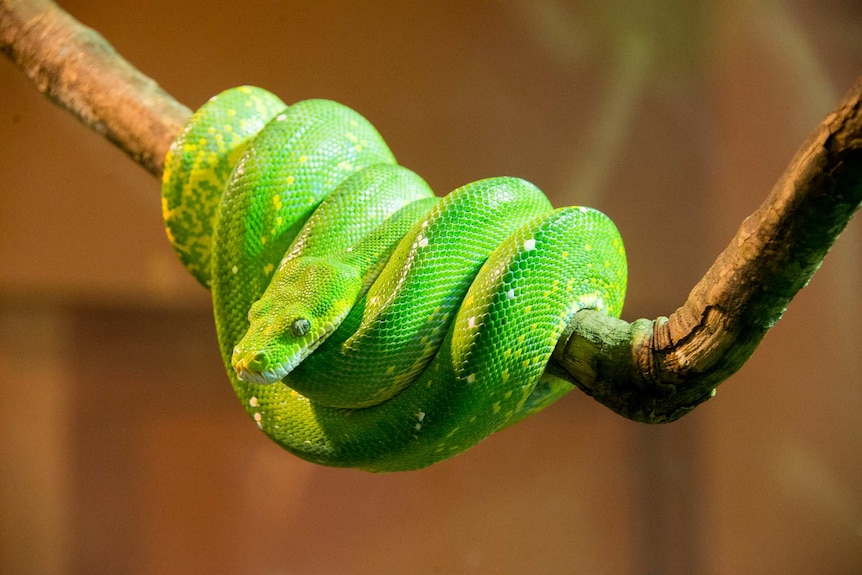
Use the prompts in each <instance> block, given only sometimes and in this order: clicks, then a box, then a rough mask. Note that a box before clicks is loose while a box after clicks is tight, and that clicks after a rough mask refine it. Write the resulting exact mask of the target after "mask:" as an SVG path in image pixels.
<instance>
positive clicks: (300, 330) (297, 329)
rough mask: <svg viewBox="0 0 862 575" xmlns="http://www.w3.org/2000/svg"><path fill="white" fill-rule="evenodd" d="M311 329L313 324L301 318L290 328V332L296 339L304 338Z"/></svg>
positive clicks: (294, 321)
mask: <svg viewBox="0 0 862 575" xmlns="http://www.w3.org/2000/svg"><path fill="white" fill-rule="evenodd" d="M309 329H311V324H310V323H309V322H308V320H307V319H305V318H304V317H299V318H296V319H295V320H293V325H291V326H290V331H291V332H292V333H293V335H294V336H295V337H302V336H304V335H305V334H307V333H308V330H309Z"/></svg>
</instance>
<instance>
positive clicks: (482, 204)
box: [162, 86, 627, 471]
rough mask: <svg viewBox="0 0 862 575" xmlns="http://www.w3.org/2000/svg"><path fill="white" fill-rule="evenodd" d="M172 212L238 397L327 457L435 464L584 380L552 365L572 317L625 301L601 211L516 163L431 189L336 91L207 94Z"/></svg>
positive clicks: (178, 145)
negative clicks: (552, 188) (571, 200)
mask: <svg viewBox="0 0 862 575" xmlns="http://www.w3.org/2000/svg"><path fill="white" fill-rule="evenodd" d="M162 211H163V215H164V219H165V224H166V230H167V234H168V238H169V240H170V241H171V243H172V245H173V246H174V249H175V251H176V253H177V255H178V256H179V258H180V260H181V261H182V263H183V265H184V266H185V267H186V268H187V269H188V271H189V272H190V273H191V274H192V275H193V276H194V277H195V278H197V280H198V281H199V282H200V283H202V284H203V285H204V286H205V287H207V288H208V289H211V291H212V298H213V309H214V314H215V322H216V331H217V334H218V340H219V345H220V348H221V354H222V357H223V359H224V363H225V367H226V369H227V373H228V377H229V378H230V381H231V384H232V386H233V388H234V391H235V392H236V395H237V396H238V398H239V400H240V401H241V403H242V405H243V406H244V407H245V409H246V411H247V412H248V413H249V415H250V416H251V418H252V419H253V420H254V421H255V422H256V424H257V425H258V426H259V427H260V428H261V429H262V430H263V431H264V432H265V433H266V434H267V435H268V436H269V437H270V438H272V439H273V440H274V441H276V442H277V443H278V444H279V445H281V446H283V447H284V448H285V449H287V450H288V451H289V452H291V453H294V454H296V455H297V456H299V457H302V458H304V459H306V460H309V461H312V462H315V463H319V464H323V465H330V466H338V467H356V468H361V469H366V470H370V471H396V470H408V469H417V468H421V467H425V466H427V465H430V464H432V463H435V462H437V461H442V460H444V459H447V458H449V457H451V456H453V455H455V454H458V453H460V452H463V451H464V450H466V449H468V448H469V447H471V446H473V445H475V444H476V443H478V442H479V441H481V440H482V439H484V438H485V437H487V436H488V435H490V434H491V433H493V432H494V431H497V430H499V429H502V428H504V427H506V426H508V425H511V424H512V423H514V422H516V421H519V420H521V419H523V418H524V417H526V416H528V415H530V414H532V413H534V412H536V411H538V410H540V409H542V408H543V407H545V406H547V405H549V404H550V403H551V402H553V401H554V400H556V399H557V398H559V397H561V396H562V395H563V394H565V393H566V392H567V391H569V390H570V389H571V388H572V385H571V384H570V383H568V382H565V381H563V380H561V379H558V378H556V377H554V376H552V375H549V374H546V373H545V366H546V364H547V362H548V360H549V359H550V357H551V353H552V351H553V349H554V347H555V345H556V343H557V340H558V339H559V338H560V336H561V334H562V333H563V331H564V329H565V327H566V325H567V324H568V322H569V321H570V319H571V317H572V315H573V314H574V313H575V312H576V311H577V310H579V309H582V308H593V309H597V310H600V311H602V312H604V313H607V314H609V315H612V316H615V317H618V316H619V314H620V311H621V308H622V305H623V298H624V295H625V286H626V273H627V272H626V260H625V253H624V249H623V244H622V240H621V239H620V236H619V234H618V232H617V229H616V227H615V226H614V224H613V223H612V222H611V221H610V219H608V218H607V217H606V216H605V215H604V214H602V213H601V212H598V211H596V210H593V209H590V208H583V207H569V208H560V209H556V210H555V209H552V207H551V205H550V203H549V202H548V200H547V199H546V197H545V196H544V194H543V193H542V192H541V191H540V190H539V189H538V188H536V187H535V186H533V185H532V184H530V183H529V182H526V181H524V180H521V179H518V178H512V177H499V178H490V179H485V180H480V181H477V182H473V183H470V184H467V185H465V186H463V187H461V188H458V189H456V190H454V191H452V192H451V193H449V194H448V195H446V196H445V197H443V198H437V197H435V196H434V194H433V192H432V191H431V189H430V188H429V187H428V185H427V184H426V183H425V182H424V181H423V180H422V179H421V178H420V177H419V176H417V175H416V174H415V173H413V172H412V171H410V170H408V169H407V168H404V167H401V166H399V165H398V164H397V163H396V162H395V159H394V157H393V155H392V152H391V151H390V150H389V148H388V147H387V145H386V143H385V142H384V141H383V139H382V138H381V136H380V135H379V134H378V132H377V131H376V130H375V129H374V127H373V126H372V125H371V124H370V123H369V122H368V121H367V120H366V119H365V118H363V117H362V116H361V115H359V114H358V113H357V112H355V111H353V110H351V109H350V108H348V107H346V106H343V105H341V104H338V103H335V102H332V101H328V100H306V101H301V102H298V103H296V104H293V105H290V106H287V105H285V104H284V103H283V102H282V101H281V100H280V99H278V98H277V97H276V96H274V95H272V94H270V93H269V92H267V91H265V90H263V89H260V88H254V87H249V86H243V87H239V88H232V89H230V90H227V91H225V92H222V93H221V94H219V95H218V96H215V97H213V98H211V99H210V100H209V101H208V102H207V103H206V104H204V105H203V106H202V107H201V108H200V109H199V110H198V111H197V112H195V113H194V115H193V116H192V118H191V119H190V120H189V122H188V123H187V125H186V126H185V128H184V130H183V132H182V133H181V135H180V136H179V137H178V138H177V140H176V141H175V142H174V143H173V145H172V147H171V148H170V151H169V152H168V155H167V157H166V159H165V169H164V174H163V182H162Z"/></svg>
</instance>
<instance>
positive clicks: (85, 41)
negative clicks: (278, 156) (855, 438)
mask: <svg viewBox="0 0 862 575" xmlns="http://www.w3.org/2000/svg"><path fill="white" fill-rule="evenodd" d="M0 49H1V50H2V51H3V52H4V53H5V54H7V55H8V56H9V57H10V58H11V59H12V60H13V61H14V62H15V63H16V64H17V65H18V66H19V67H20V68H21V69H22V70H23V71H24V73H25V74H27V75H28V76H29V77H30V79H31V80H32V81H33V83H34V84H35V85H36V88H37V89H38V90H39V91H41V92H42V93H44V94H45V95H47V96H48V97H49V98H51V99H52V100H53V101H54V102H56V103H57V104H58V105H60V106H61V107H63V108H65V109H67V110H68V111H70V112H72V113H73V114H75V115H76V116H77V117H78V118H79V119H80V120H81V121H82V122H83V123H84V124H86V125H88V126H89V127H91V128H92V129H94V130H96V131H97V132H99V133H101V134H103V135H104V136H105V137H107V138H108V139H109V140H110V141H112V142H113V143H114V144H116V145H117V146H118V147H119V148H121V149H122V150H124V151H125V152H126V153H127V154H128V155H129V156H130V157H131V158H132V159H133V160H134V161H135V162H137V163H139V164H140V165H142V166H143V167H144V168H146V169H147V170H148V171H149V172H151V173H152V174H153V175H155V176H157V177H158V176H160V175H161V171H162V167H163V159H164V155H165V153H166V151H167V149H168V146H169V145H170V143H171V141H172V140H173V139H174V138H175V137H176V135H177V134H178V133H179V131H180V129H181V127H182V125H183V123H184V122H185V120H186V119H187V118H188V117H189V115H190V113H191V112H190V111H189V109H188V108H186V107H185V106H183V105H181V104H179V103H178V102H176V101H175V100H174V99H173V98H171V97H170V96H169V95H168V94H166V93H165V92H164V91H163V90H161V89H160V88H159V87H158V85H156V83H155V82H154V81H153V80H151V79H150V78H147V77H146V76H144V75H143V74H141V73H140V72H139V71H137V70H136V69H135V68H134V67H133V66H131V65H130V64H129V63H128V62H126V61H125V60H123V58H122V57H120V56H119V55H118V54H116V52H115V51H114V49H113V48H112V47H111V46H110V45H109V44H108V43H107V42H106V41H105V40H104V38H102V37H101V36H100V35H99V34H98V33H96V32H95V31H93V30H91V29H89V28H86V27H85V26H83V25H81V24H80V23H78V22H77V21H76V20H74V19H73V18H72V17H70V16H69V15H68V14H66V13H65V12H64V11H63V10H61V9H60V8H58V7H57V6H56V5H55V4H53V3H52V2H49V1H47V0H0ZM860 98H862V77H860V78H859V79H858V80H857V81H856V83H855V85H854V86H853V88H852V89H851V90H850V91H849V92H848V94H847V95H846V96H845V97H844V99H843V100H842V101H841V102H840V103H839V105H838V106H837V108H836V109H835V111H834V112H833V113H832V114H830V115H829V116H828V117H827V118H826V119H824V120H823V122H822V123H821V124H820V126H819V127H818V128H817V130H816V131H815V132H814V134H813V135H812V136H811V137H810V138H809V140H808V141H807V142H806V143H805V144H804V145H803V146H802V148H801V149H800V150H799V152H797V154H796V156H795V157H794V158H793V160H792V161H791V163H790V165H789V166H788V168H787V169H786V170H785V172H784V174H783V175H782V176H781V178H780V179H779V181H778V182H777V183H776V184H775V187H774V188H773V190H772V192H771V193H770V194H769V196H768V197H767V198H766V200H765V201H764V202H763V204H762V205H761V206H760V207H759V208H758V210H757V211H755V212H754V213H753V214H752V215H751V216H749V217H748V218H746V220H745V221H744V222H743V223H742V226H741V227H740V229H739V231H738V232H737V234H736V236H735V237H734V238H733V239H732V240H731V242H730V244H729V245H728V246H727V248H725V250H724V251H723V252H722V253H721V254H720V255H719V256H718V258H717V259H716V261H715V263H714V264H713V265H712V267H711V268H710V269H709V271H708V272H707V273H706V275H705V276H704V277H703V279H701V280H700V282H698V284H697V285H696V286H695V287H694V288H693V289H692V291H691V293H690V294H689V296H688V299H687V300H686V301H685V303H684V304H683V305H682V306H681V307H680V308H679V309H677V310H676V311H675V312H673V313H672V314H671V315H670V316H669V317H666V318H665V317H660V318H658V319H655V320H648V319H640V320H637V321H635V322H632V323H628V322H625V321H622V320H615V319H611V318H607V317H606V316H604V315H601V314H599V313H596V312H592V311H581V312H579V313H577V314H576V315H575V317H574V319H573V321H572V322H571V323H570V325H569V328H568V330H567V332H566V334H565V335H564V337H563V338H562V339H561V340H560V342H559V344H558V345H557V348H556V350H555V352H554V356H553V359H552V361H551V363H550V364H549V366H548V370H549V371H551V372H553V373H555V374H557V375H559V376H561V377H564V378H565V379H567V380H569V381H571V382H573V383H574V384H575V385H577V386H578V387H580V388H581V389H582V390H584V391H585V392H586V393H587V394H589V395H591V396H593V397H594V398H595V399H596V400H598V401H600V402H601V403H603V404H604V405H606V406H608V407H610V408H611V409H613V410H614V411H615V412H617V413H619V414H621V415H623V416H625V417H628V418H630V419H634V420H637V421H643V422H649V423H661V422H666V421H673V420H675V419H677V418H679V417H681V416H682V415H684V414H685V413H688V412H689V411H691V410H692V409H693V408H694V407H695V406H697V405H698V404H700V403H702V402H703V401H705V400H706V399H708V398H709V397H711V396H712V395H713V394H714V390H715V388H716V386H717V385H718V384H719V383H721V382H722V381H724V380H725V379H727V378H728V377H729V376H730V375H731V374H733V373H735V372H736V371H737V370H738V369H739V368H740V367H741V366H742V365H743V364H744V363H745V361H746V360H747V359H748V358H749V357H750V356H751V354H752V353H753V352H754V349H755V348H756V347H757V345H758V343H759V342H760V341H761V339H762V338H763V336H764V335H765V334H766V332H767V331H768V330H769V329H770V328H771V327H772V326H773V325H774V324H775V322H776V321H778V319H779V318H780V317H781V315H782V313H783V312H784V310H785V309H786V307H787V304H788V303H789V302H790V300H791V299H792V298H793V296H794V295H795V294H796V293H797V292H798V291H799V290H800V289H801V288H802V287H804V286H805V285H806V284H807V283H808V281H809V279H810V278H811V276H812V275H813V274H814V272H815V271H817V269H818V267H819V266H820V263H821V262H822V261H823V258H824V257H825V255H826V253H827V252H828V251H829V248H830V247H831V246H832V244H833V243H834V242H835V240H836V239H837V237H838V235H839V234H840V233H841V231H842V230H843V229H844V227H845V226H846V225H847V223H848V222H849V221H850V219H851V217H852V216H853V214H854V212H855V211H856V210H857V209H858V208H859V205H860V203H862V106H860Z"/></svg>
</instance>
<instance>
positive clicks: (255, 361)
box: [233, 324, 334, 384]
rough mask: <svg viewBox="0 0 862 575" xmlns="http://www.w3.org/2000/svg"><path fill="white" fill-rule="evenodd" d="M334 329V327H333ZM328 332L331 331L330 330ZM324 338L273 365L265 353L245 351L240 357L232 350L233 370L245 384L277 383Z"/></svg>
mask: <svg viewBox="0 0 862 575" xmlns="http://www.w3.org/2000/svg"><path fill="white" fill-rule="evenodd" d="M328 325H329V324H328ZM333 327H334V326H333ZM329 331H332V330H331V329H330V330H329ZM324 339H326V338H325V337H324V338H317V339H315V340H313V341H312V342H311V343H310V344H309V345H307V346H306V347H305V348H304V349H303V350H302V353H298V354H294V355H292V356H289V357H288V358H287V359H286V360H284V361H282V362H280V363H274V362H273V360H272V358H271V356H270V355H269V354H268V353H267V352H266V351H262V350H259V351H247V352H245V353H244V354H242V356H241V357H237V356H239V355H240V354H241V351H240V348H239V347H237V348H234V360H233V369H234V371H235V372H236V376H237V377H238V378H239V380H240V381H245V382H247V383H261V384H273V383H279V382H281V380H283V379H284V378H285V377H287V375H288V374H289V373H290V372H291V371H293V370H294V369H295V368H296V366H297V365H299V364H300V363H301V362H302V360H303V359H305V358H306V357H308V355H309V354H311V352H313V351H314V350H316V349H317V348H318V347H319V346H320V344H321V343H323V340H324Z"/></svg>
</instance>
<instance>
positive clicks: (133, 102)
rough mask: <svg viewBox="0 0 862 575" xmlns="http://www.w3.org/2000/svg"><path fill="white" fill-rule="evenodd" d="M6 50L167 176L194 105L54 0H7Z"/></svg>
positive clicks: (2, 27) (52, 94) (67, 103)
mask: <svg viewBox="0 0 862 575" xmlns="http://www.w3.org/2000/svg"><path fill="white" fill-rule="evenodd" d="M0 51H2V52H3V53H4V54H6V55H7V56H9V58H10V59H11V60H12V61H13V62H15V64H16V65H17V66H18V67H19V68H20V69H21V70H22V71H23V72H24V73H25V74H26V75H27V76H28V77H29V78H30V80H32V81H33V84H35V86H36V89H37V90H39V91H40V92H42V93H43V94H45V95H46V96H48V97H49V98H50V99H51V100H53V101H54V102H55V103H56V104H58V105H59V106H60V107H61V108H64V109H66V110H68V111H69V112H71V113H72V114H74V115H75V116H76V117H77V118H78V119H79V120H81V122H83V123H84V124H85V125H87V126H89V127H90V128H92V129H93V130H95V131H96V132H98V133H99V134H102V135H103V136H105V137H106V138H107V139H108V140H110V141H111V142H113V143H114V144H115V145H116V146H117V147H119V148H120V149H121V150H123V151H124V152H126V154H128V155H129V157H131V158H132V159H133V160H134V161H135V162H136V163H138V164H140V165H141V166H143V167H144V169H146V170H147V171H149V172H150V173H151V174H153V175H154V176H157V177H160V176H161V173H162V167H163V164H164V159H165V154H166V153H167V151H168V147H169V146H170V144H171V142H172V141H173V140H174V139H175V138H176V136H177V134H179V132H180V130H181V129H182V127H183V124H185V122H186V120H188V118H189V116H190V115H191V111H190V110H189V109H188V108H186V107H185V106H183V105H182V104H180V103H179V102H177V101H176V100H174V99H173V98H171V97H170V96H169V95H168V94H167V93H165V91H164V90H162V89H161V88H160V87H159V86H158V85H157V84H156V83H155V82H154V81H153V80H151V79H150V78H148V77H147V76H145V75H143V74H141V72H139V71H138V70H137V69H136V68H135V67H134V66H132V65H131V64H129V63H128V62H127V61H126V60H124V59H123V58H122V57H121V56H119V55H118V54H117V53H116V52H115V51H114V48H113V47H112V46H111V45H110V44H108V42H107V41H105V39H104V38H103V37H102V36H101V35H99V34H98V33H97V32H95V31H94V30H91V29H90V28H87V27H86V26H84V25H82V24H81V23H80V22H78V21H77V20H75V19H74V18H72V17H71V16H69V14H67V13H66V12H64V11H63V10H62V9H61V8H59V7H58V6H57V5H56V4H54V3H53V2H49V1H47V0H0Z"/></svg>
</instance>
